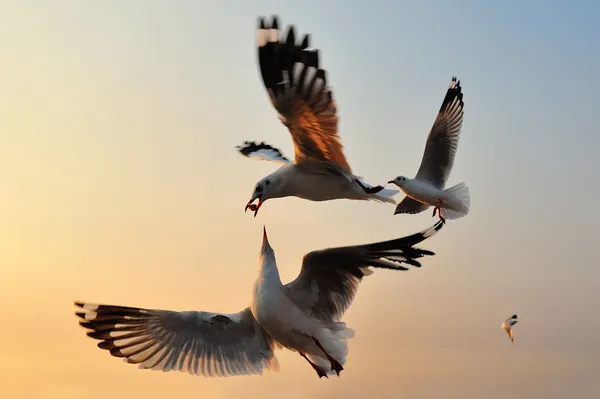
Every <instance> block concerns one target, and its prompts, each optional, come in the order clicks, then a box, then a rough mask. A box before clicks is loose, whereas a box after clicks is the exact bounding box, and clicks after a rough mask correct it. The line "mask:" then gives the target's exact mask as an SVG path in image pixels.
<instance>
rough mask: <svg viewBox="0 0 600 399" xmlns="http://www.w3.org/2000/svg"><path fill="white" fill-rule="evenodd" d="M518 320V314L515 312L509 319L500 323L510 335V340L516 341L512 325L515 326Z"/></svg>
mask: <svg viewBox="0 0 600 399" xmlns="http://www.w3.org/2000/svg"><path fill="white" fill-rule="evenodd" d="M518 322H519V321H518V320H517V315H516V314H514V315H512V316H510V317H509V318H508V319H506V320H504V322H503V323H502V324H501V325H500V328H502V329H503V330H504V331H506V333H507V334H508V336H509V337H510V340H511V342H512V343H514V342H515V340H514V338H513V332H512V326H514V325H515V324H517V323H518Z"/></svg>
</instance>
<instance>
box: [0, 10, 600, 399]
mask: <svg viewBox="0 0 600 399" xmlns="http://www.w3.org/2000/svg"><path fill="white" fill-rule="evenodd" d="M599 12H600V4H599V3H597V2H591V1H589V2H585V1H573V2H568V3H567V2H557V1H546V2H542V1H528V0H525V1H504V2H492V1H455V2H439V1H420V2H416V1H376V0H371V1H368V2H367V1H342V0H331V1H327V2H325V1H310V0H306V1H303V2H287V3H285V4H284V2H276V1H243V0H239V1H232V0H223V1H221V2H217V1H214V2H212V1H210V2H209V1H174V2H164V1H151V0H149V1H141V0H140V1H126V2H124V1H116V0H112V1H103V2H91V1H90V2H82V1H75V0H71V1H67V0H57V1H53V2H43V1H31V0H30V1H16V0H15V1H13V0H5V1H3V2H1V3H0V51H1V52H2V57H1V59H2V61H1V62H0V88H1V90H0V314H2V320H3V322H2V327H1V329H0V374H1V375H2V376H3V377H2V380H3V383H2V384H0V396H1V397H10V398H61V399H71V398H76V399H96V398H106V397H111V398H126V397H140V398H141V397H143V398H145V399H153V398H164V397H165V396H166V395H169V396H170V397H177V395H181V396H184V395H193V396H197V397H199V396H201V397H206V398H216V399H221V398H222V399H230V398H238V397H244V398H254V397H257V398H264V399H267V398H280V397H286V398H287V399H296V398H351V399H354V398H367V397H373V396H372V395H375V394H377V397H381V398H392V397H399V396H402V397H409V398H416V399H419V398H432V397H436V398H442V397H443V398H459V397H460V398H463V399H469V398H482V397H485V398H491V399H494V398H501V397H502V398H503V397H505V395H506V390H507V389H510V396H511V397H512V398H544V399H547V398H564V397H567V395H569V397H578V398H592V397H597V395H598V393H599V392H600V381H599V380H598V370H600V338H599V337H600V312H598V309H599V307H600V295H598V287H599V286H600V271H599V268H598V261H597V258H596V253H597V249H596V248H595V245H597V242H598V238H599V233H598V231H599V230H598V228H597V223H598V217H599V215H598V211H599V210H598V208H597V207H596V203H597V199H598V198H600V182H599V180H598V178H597V176H596V173H595V170H596V169H597V168H596V162H597V157H598V155H597V149H598V148H599V147H600V138H599V137H600V136H599V135H598V128H597V119H598V110H599V109H600V100H599V97H598V95H597V93H598V92H600V79H599V78H598V71H600V47H599V46H598V38H600V25H599V24H598V23H597V16H598V14H599ZM272 14H277V15H279V16H280V23H281V25H286V26H287V25H288V24H295V25H296V26H297V32H298V33H310V34H311V35H312V43H313V46H314V47H316V48H319V49H320V50H321V51H320V56H321V65H322V66H323V67H325V68H326V69H327V71H328V77H329V82H330V84H331V86H332V87H333V90H334V95H335V98H336V101H337V105H338V112H339V116H340V124H339V129H340V134H341V137H342V141H343V144H344V146H345V153H346V155H347V158H348V160H349V163H350V165H351V166H352V167H353V169H354V172H355V173H357V174H359V175H361V176H364V177H365V178H366V179H367V181H369V182H371V183H373V184H379V183H384V182H387V181H388V180H390V179H392V178H394V177H395V176H397V175H408V176H412V175H413V174H414V173H415V172H416V170H417V168H418V166H419V163H420V159H421V156H422V151H423V147H424V142H425V138H426V135H427V133H428V131H429V129H430V127H431V125H432V123H433V120H434V118H435V115H436V112H437V110H438V109H439V106H440V104H441V101H442V99H443V96H444V94H445V91H446V88H447V86H448V84H449V83H450V79H451V78H452V76H457V77H458V78H459V79H460V80H461V83H462V87H463V93H464V102H465V120H464V124H463V128H462V133H461V140H460V145H459V150H458V153H457V157H456V162H455V165H454V168H453V170H452V174H451V176H450V180H449V182H448V184H449V185H451V184H456V183H458V182H461V181H464V182H466V183H467V185H468V186H469V187H470V192H471V198H472V207H471V212H470V213H469V215H468V216H467V217H465V218H462V219H459V220H455V221H451V222H449V223H448V224H447V225H446V226H445V227H444V229H443V230H442V231H441V232H440V233H439V234H437V235H436V236H434V237H432V238H431V239H429V240H427V241H426V242H424V243H423V244H422V245H421V246H422V247H423V248H427V249H430V250H433V251H435V252H436V256H434V257H430V258H427V259H425V260H424V261H423V267H422V268H421V269H413V270H410V271H408V272H403V273H400V272H393V271H387V270H383V271H376V273H374V274H373V275H372V276H370V277H368V278H367V279H365V280H364V281H363V283H362V284H361V287H360V289H359V291H358V295H357V297H356V299H355V301H354V303H353V306H352V307H351V308H350V309H349V311H348V312H347V313H346V315H345V317H344V321H346V322H347V324H348V326H349V327H351V328H353V329H355V330H356V336H355V337H354V338H353V339H351V340H350V341H349V347H350V353H349V357H348V361H347V363H346V367H345V370H344V371H343V372H342V374H341V377H340V378H337V377H336V378H330V379H328V380H325V379H321V380H319V379H318V378H317V376H316V374H315V373H314V371H313V370H312V369H311V368H310V367H309V366H308V365H307V364H306V363H305V361H304V360H303V359H302V358H301V357H300V356H298V355H297V354H296V353H292V352H289V351H278V352H277V356H278V359H279V363H280V365H281V370H280V371H279V372H278V373H273V372H266V373H265V374H264V375H263V376H260V377H258V376H253V377H235V378H213V379H207V378H203V377H193V376H190V375H187V374H184V373H177V372H170V373H159V372H152V371H142V370H138V369H137V368H136V367H134V366H131V365H127V364H124V363H122V362H120V361H119V360H118V359H116V358H113V357H111V356H109V355H108V354H107V353H106V352H104V351H101V350H99V349H98V348H96V346H95V344H96V342H95V341H93V340H91V339H89V338H88V337H86V336H85V330H84V329H82V328H81V327H80V326H79V325H78V324H77V319H76V317H75V315H74V310H75V309H74V307H73V305H72V302H73V301H74V300H82V301H89V302H99V303H105V304H116V305H126V306H139V307H145V308H157V309H170V310H194V309H196V310H207V311H217V312H236V311H238V310H241V309H243V308H244V307H246V306H247V305H248V303H249V299H250V294H251V290H252V284H253V281H254V278H255V276H256V272H257V269H258V251H259V249H260V242H261V238H262V227H263V225H266V228H267V231H268V233H269V239H270V242H271V245H272V246H273V248H274V250H275V253H276V256H277V261H278V264H279V267H280V271H281V275H282V279H283V280H285V281H288V280H291V279H293V278H295V276H296V275H297V273H298V272H299V270H300V265H301V259H302V256H303V255H304V254H306V253H307V252H309V251H311V250H316V249H321V248H326V247H333V246H343V245H354V244H363V243H369V242H375V241H379V240H387V239H391V238H396V237H401V236H404V235H407V234H412V233H415V232H417V231H420V230H422V229H425V228H427V227H429V226H431V225H432V224H433V222H434V219H432V218H431V213H430V212H429V211H428V212H424V213H422V214H419V215H397V216H392V213H393V207H392V206H391V205H389V204H379V203H369V202H358V201H348V200H345V201H344V200H339V201H329V202H321V203H318V202H310V201H304V200H300V199H296V198H286V199H279V200H272V201H269V202H267V203H266V204H265V205H264V207H263V208H262V209H261V211H260V212H259V215H258V216H257V217H256V218H255V219H254V218H252V216H251V215H250V214H244V212H243V207H244V205H245V204H246V202H247V200H248V199H249V197H250V195H251V193H252V189H253V186H254V184H255V182H256V181H257V180H259V179H260V178H262V177H263V176H265V175H266V174H268V173H270V172H272V171H273V170H274V166H273V165H271V164H269V163H267V162H255V161H251V160H248V159H245V158H243V157H242V156H240V155H239V154H238V153H237V152H236V151H235V149H234V146H236V145H238V144H239V143H241V142H242V141H244V140H259V141H263V140H264V141H266V142H268V143H270V144H272V145H274V146H276V147H278V148H280V149H282V150H283V151H284V153H285V154H287V155H288V156H293V146H292V142H291V140H290V137H289V133H288V132H287V130H286V129H285V127H284V126H283V125H281V123H280V122H279V120H278V119H277V117H276V113H275V111H274V110H273V108H272V107H271V105H270V102H269V100H268V97H267V95H266V93H265V90H264V87H263V85H262V81H261V80H260V77H259V72H258V68H257V67H258V65H257V56H256V48H255V28H256V23H257V17H258V16H261V15H262V16H269V15H272ZM400 198H401V197H400V196H398V199H400ZM512 313H517V314H518V315H519V319H520V320H521V322H520V323H519V324H518V325H517V326H516V328H515V342H514V344H511V343H510V341H509V339H508V337H507V336H506V334H505V332H504V331H502V330H501V329H500V323H501V322H502V321H503V320H504V319H505V318H506V317H508V316H510V315H511V314H512Z"/></svg>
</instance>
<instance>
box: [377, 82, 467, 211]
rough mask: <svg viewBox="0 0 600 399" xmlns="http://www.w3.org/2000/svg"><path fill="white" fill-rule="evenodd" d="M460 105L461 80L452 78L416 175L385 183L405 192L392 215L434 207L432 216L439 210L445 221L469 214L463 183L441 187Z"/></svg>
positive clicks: (459, 121)
mask: <svg viewBox="0 0 600 399" xmlns="http://www.w3.org/2000/svg"><path fill="white" fill-rule="evenodd" d="M463 108H464V103H463V94H462V88H461V87H460V81H457V80H456V78H452V81H451V82H450V87H449V88H448V91H447V92H446V97H445V98H444V101H443V102H442V106H441V108H440V111H439V112H438V115H437V117H436V119H435V122H434V123H433V127H432V128H431V131H430V132H429V136H428V137H427V144H425V153H424V154H423V159H422V160H421V166H420V167H419V171H418V172H417V175H416V176H415V178H414V179H409V178H407V177H404V176H398V177H396V178H395V179H394V180H390V181H389V182H388V183H393V184H395V185H397V186H398V187H400V189H401V190H402V191H403V192H404V194H406V197H404V199H403V200H402V201H400V203H399V204H398V206H397V207H396V211H395V212H394V215H396V214H398V213H409V214H415V213H421V212H423V211H424V210H425V209H427V208H429V207H430V206H433V207H434V208H433V216H435V213H436V212H438V213H439V217H440V219H441V220H442V221H444V222H445V221H446V219H458V218H460V217H462V216H465V215H466V214H468V213H469V207H470V206H471V198H470V195H469V188H468V187H467V185H466V184H465V183H459V184H457V185H455V186H452V187H450V188H449V189H447V190H444V186H445V185H446V181H447V180H448V176H449V175H450V171H451V170H452V165H453V164H454V157H455V155H456V150H457V149H458V139H459V136H460V129H461V127H462V122H463ZM442 213H443V216H442Z"/></svg>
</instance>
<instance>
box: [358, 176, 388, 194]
mask: <svg viewBox="0 0 600 399" xmlns="http://www.w3.org/2000/svg"><path fill="white" fill-rule="evenodd" d="M356 184H358V185H359V186H360V188H362V189H363V191H364V192H365V193H367V194H376V193H378V192H380V191H381V190H383V186H375V187H367V186H365V185H364V184H362V183H361V181H360V180H358V179H356Z"/></svg>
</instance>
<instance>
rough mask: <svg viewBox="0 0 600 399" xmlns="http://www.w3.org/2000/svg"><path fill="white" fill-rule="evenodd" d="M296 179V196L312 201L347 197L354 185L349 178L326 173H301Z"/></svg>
mask: <svg viewBox="0 0 600 399" xmlns="http://www.w3.org/2000/svg"><path fill="white" fill-rule="evenodd" d="M294 180H295V181H294V182H293V184H294V186H295V192H296V196H297V197H300V198H303V199H306V200H310V201H329V200H334V199H340V198H346V197H347V193H348V191H349V190H350V189H351V187H352V183H351V181H349V180H348V179H346V178H344V177H342V176H336V175H331V174H325V173H324V174H314V173H299V174H297V175H296V177H295V179H294Z"/></svg>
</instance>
